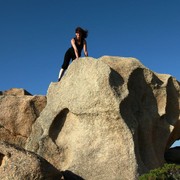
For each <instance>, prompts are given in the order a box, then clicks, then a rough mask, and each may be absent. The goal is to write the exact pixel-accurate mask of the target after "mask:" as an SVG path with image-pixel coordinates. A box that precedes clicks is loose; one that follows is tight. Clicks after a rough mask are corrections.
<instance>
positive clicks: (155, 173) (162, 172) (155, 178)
mask: <svg viewBox="0 0 180 180" xmlns="http://www.w3.org/2000/svg"><path fill="white" fill-rule="evenodd" d="M139 180H180V165H176V164H164V166H163V167H161V168H158V169H154V170H151V171H150V172H149V173H147V174H143V175H141V176H140V177H139Z"/></svg>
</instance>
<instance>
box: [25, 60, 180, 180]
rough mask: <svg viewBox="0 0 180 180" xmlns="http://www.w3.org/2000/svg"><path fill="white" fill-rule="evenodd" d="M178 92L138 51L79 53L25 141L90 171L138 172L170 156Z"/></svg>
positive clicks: (108, 175) (100, 175) (77, 170)
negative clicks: (136, 55) (113, 54)
mask: <svg viewBox="0 0 180 180" xmlns="http://www.w3.org/2000/svg"><path fill="white" fill-rule="evenodd" d="M179 92H180V90H179V83H178V81H177V80H176V79H175V78H173V77H172V76H170V75H165V74H157V73H154V72H152V71H151V70H149V69H148V68H146V67H144V66H143V65H142V64H141V63H140V62H139V61H138V60H137V59H134V58H120V57H102V58H100V59H98V60H96V59H93V58H80V59H78V60H76V61H74V62H73V63H72V64H71V65H70V66H69V68H68V70H67V73H66V75H65V76H64V77H63V78H62V80H61V81H60V82H59V83H51V84H50V86H49V89H48V94H47V105H46V107H45V108H44V110H43V111H42V113H41V115H40V117H39V118H38V119H37V120H36V121H35V123H34V124H33V128H32V132H31V135H30V136H29V138H28V142H27V145H26V148H27V149H28V150H31V151H34V152H36V153H38V154H39V155H41V156H42V157H44V158H45V159H47V160H48V161H49V162H51V163H52V164H53V165H54V166H55V167H56V168H58V169H59V170H62V171H64V170H68V171H70V172H73V173H74V174H76V175H78V176H79V177H82V178H84V179H88V180H91V179H93V180H96V179H98V180H99V179H101V180H106V179H112V180H113V179H128V180H131V179H136V178H137V176H138V175H139V174H142V173H145V172H146V171H148V170H150V169H154V168H156V167H159V166H161V165H162V164H163V163H164V152H165V148H166V146H167V142H168V140H169V138H170V135H171V132H172V131H173V126H174V125H175V124H177V122H178V121H179V120H180V118H179ZM176 136H177V137H178V136H179V131H178V132H177V135H176Z"/></svg>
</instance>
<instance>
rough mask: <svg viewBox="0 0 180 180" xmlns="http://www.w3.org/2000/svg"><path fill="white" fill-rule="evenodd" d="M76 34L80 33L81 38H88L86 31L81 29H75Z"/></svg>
mask: <svg viewBox="0 0 180 180" xmlns="http://www.w3.org/2000/svg"><path fill="white" fill-rule="evenodd" d="M75 32H76V33H81V34H82V38H84V39H85V38H87V36H88V30H84V29H82V28H81V27H77V28H76V30H75Z"/></svg>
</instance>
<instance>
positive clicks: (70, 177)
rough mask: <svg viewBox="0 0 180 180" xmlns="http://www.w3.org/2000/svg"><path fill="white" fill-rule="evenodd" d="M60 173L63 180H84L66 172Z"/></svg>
mask: <svg viewBox="0 0 180 180" xmlns="http://www.w3.org/2000/svg"><path fill="white" fill-rule="evenodd" d="M61 173H62V174H63V176H64V179H65V180H84V179H83V178H82V177H80V176H78V175H76V174H74V173H73V172H71V171H68V170H66V171H62V172H61Z"/></svg>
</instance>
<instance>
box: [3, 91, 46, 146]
mask: <svg viewBox="0 0 180 180" xmlns="http://www.w3.org/2000/svg"><path fill="white" fill-rule="evenodd" d="M45 106H46V96H37V95H36V96H32V95H31V94H30V93H28V92H27V91H26V90H24V89H18V88H12V89H10V90H7V91H3V92H2V94H1V95H0V141H6V142H9V143H12V144H16V145H19V146H21V147H24V146H25V143H26V139H27V138H28V137H29V135H30V133H31V129H32V124H33V123H34V122H35V120H36V119H37V118H38V117H39V115H40V113H41V111H42V110H43V109H44V107H45Z"/></svg>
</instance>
